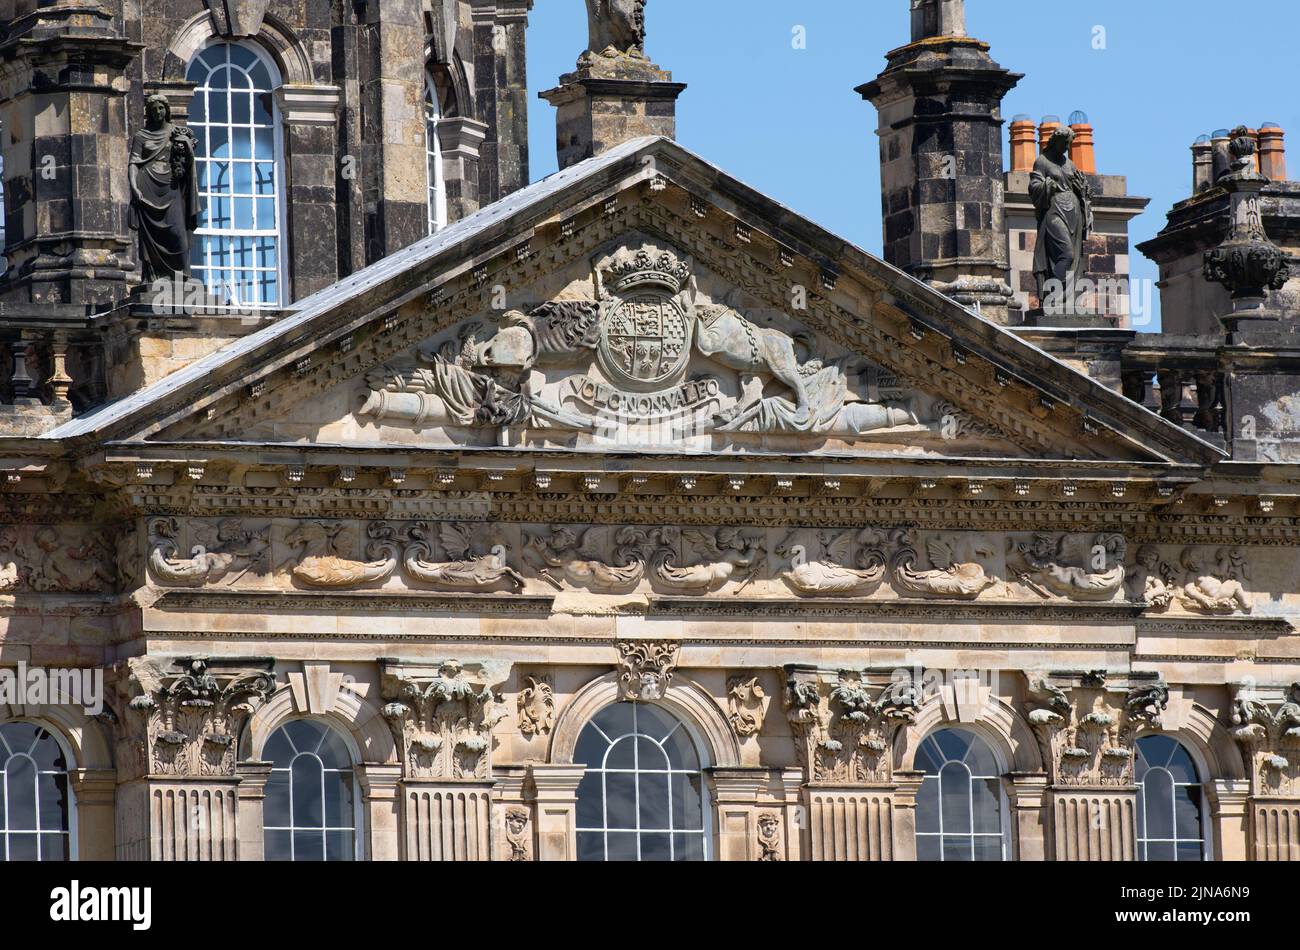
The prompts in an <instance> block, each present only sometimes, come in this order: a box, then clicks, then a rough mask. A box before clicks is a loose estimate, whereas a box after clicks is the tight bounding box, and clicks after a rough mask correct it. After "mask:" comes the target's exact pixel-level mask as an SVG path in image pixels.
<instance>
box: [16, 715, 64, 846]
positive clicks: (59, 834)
mask: <svg viewBox="0 0 1300 950" xmlns="http://www.w3.org/2000/svg"><path fill="white" fill-rule="evenodd" d="M68 804H69V798H68V764H67V760H66V759H65V758H64V755H63V749H62V748H61V747H60V746H59V743H58V741H57V740H56V739H55V738H54V737H53V736H52V735H50V734H49V733H48V732H46V731H45V730H44V729H42V728H41V727H40V726H37V725H34V724H32V723H29V722H7V723H5V724H4V725H0V842H3V845H2V846H0V860H5V861H66V860H68V857H69V845H70V842H69V840H68Z"/></svg>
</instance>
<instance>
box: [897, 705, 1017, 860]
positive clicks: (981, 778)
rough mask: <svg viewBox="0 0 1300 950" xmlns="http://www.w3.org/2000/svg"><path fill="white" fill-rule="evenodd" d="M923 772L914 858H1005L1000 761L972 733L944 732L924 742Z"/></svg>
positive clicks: (919, 756)
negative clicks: (915, 856)
mask: <svg viewBox="0 0 1300 950" xmlns="http://www.w3.org/2000/svg"><path fill="white" fill-rule="evenodd" d="M916 768H917V770H919V771H923V772H925V779H924V780H923V781H922V782H921V791H920V793H919V795H918V796H917V800H916V855H917V857H918V858H919V859H920V860H922V861H1001V860H1004V859H1005V858H1006V839H1005V836H1004V835H1003V831H1002V828H1003V825H1002V783H1001V779H1000V778H999V774H1000V772H1001V769H999V768H998V762H997V757H996V756H994V754H993V750H992V749H990V748H989V746H988V743H986V742H985V741H984V740H983V739H981V738H980V737H979V736H977V735H976V734H975V733H973V732H971V731H970V730H968V729H956V728H954V729H940V730H939V731H938V732H934V733H931V734H930V735H929V736H927V737H926V739H925V741H924V742H922V743H921V748H920V749H919V750H918V751H917V753H916Z"/></svg>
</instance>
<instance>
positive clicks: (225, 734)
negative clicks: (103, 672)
mask: <svg viewBox="0 0 1300 950" xmlns="http://www.w3.org/2000/svg"><path fill="white" fill-rule="evenodd" d="M273 667H274V661H273V660H270V659H266V660H226V659H219V658H202V657H195V658H185V659H176V660H172V659H168V658H163V657H133V658H132V659H130V660H128V661H127V662H126V665H125V667H124V668H123V669H122V670H121V671H120V674H121V675H119V678H118V699H119V701H118V702H117V704H116V705H117V711H116V712H115V713H114V718H116V720H117V726H118V737H119V743H118V771H119V775H120V776H121V778H122V779H123V780H124V781H125V780H129V779H133V778H139V777H141V776H143V775H174V776H219V775H234V774H235V762H236V757H237V754H238V744H239V736H240V732H241V730H242V729H243V727H244V724H245V723H246V722H247V721H248V717H249V716H250V715H252V713H254V712H256V710H257V709H258V708H259V707H260V706H261V705H262V704H263V703H264V702H266V700H267V698H268V697H269V696H270V695H271V693H272V692H274V690H275V677H274V675H273V673H272V668H273Z"/></svg>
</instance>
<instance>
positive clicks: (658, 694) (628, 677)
mask: <svg viewBox="0 0 1300 950" xmlns="http://www.w3.org/2000/svg"><path fill="white" fill-rule="evenodd" d="M680 650H681V645H680V644H678V643H673V642H670V641H662V642H651V641H626V640H625V641H621V642H620V643H619V644H618V690H619V698H620V699H624V700H641V701H651V700H656V699H663V697H664V694H665V693H667V692H668V687H669V685H670V684H671V683H672V681H673V675H674V674H675V673H676V672H677V658H678V654H679V652H680Z"/></svg>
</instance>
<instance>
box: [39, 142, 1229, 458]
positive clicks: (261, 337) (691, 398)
mask: <svg viewBox="0 0 1300 950" xmlns="http://www.w3.org/2000/svg"><path fill="white" fill-rule="evenodd" d="M51 435H52V436H54V437H59V438H79V439H87V438H92V437H94V436H95V435H99V436H100V437H111V438H114V439H118V440H121V439H127V440H147V441H154V442H159V441H161V442H176V441H184V442H222V443H232V442H240V443H257V444H279V445H285V444H290V445H303V444H310V445H321V446H333V447H343V448H354V449H373V448H377V447H390V448H391V447H394V446H396V447H404V448H410V449H461V448H474V447H477V448H485V449H491V448H494V447H496V448H527V449H532V450H554V451H562V452H566V453H573V452H590V453H600V454H609V455H617V454H620V453H645V452H647V451H667V452H677V453H690V454H706V455H707V454H717V455H737V454H739V455H743V454H746V453H754V452H761V453H777V454H784V455H799V454H822V453H832V454H835V455H837V456H840V455H854V454H858V453H861V454H863V455H869V456H880V455H886V456H888V455H898V456H902V457H908V458H916V457H921V458H924V457H937V458H1012V459H1034V458H1036V459H1069V460H1105V461H1132V462H1161V461H1173V462H1204V461H1208V460H1210V459H1211V458H1212V457H1214V456H1215V455H1216V453H1215V450H1214V449H1213V448H1212V447H1210V446H1208V445H1206V444H1205V443H1203V442H1201V441H1199V440H1197V439H1196V438H1194V437H1193V436H1191V435H1189V434H1188V433H1186V432H1184V431H1183V430H1181V429H1179V428H1178V427H1176V426H1173V425H1171V424H1169V423H1167V422H1166V421H1165V420H1163V419H1161V418H1159V417H1158V416H1155V415H1154V414H1152V413H1149V412H1147V411H1146V410H1145V409H1143V408H1142V407H1140V406H1137V405H1136V404H1133V403H1131V402H1129V401H1128V400H1126V399H1124V398H1123V397H1122V396H1121V395H1119V394H1118V393H1114V392H1112V391H1110V390H1108V389H1106V388H1105V387H1103V386H1101V385H1099V384H1098V383H1096V382H1095V381H1093V380H1091V379H1089V378H1088V377H1086V376H1084V375H1083V374H1081V373H1079V372H1077V371H1076V370H1074V369H1072V368H1071V367H1069V366H1067V365H1066V364H1064V363H1062V362H1060V361H1058V360H1056V359H1054V358H1053V357H1051V356H1049V355H1048V354H1046V353H1044V352H1042V351H1041V350H1038V349H1037V348H1035V347H1033V346H1031V345H1029V344H1027V343H1025V342H1024V341H1023V340H1021V339H1019V338H1018V337H1016V336H1015V335H1014V334H1013V333H1011V332H1009V331H1007V330H1006V329H1004V328H1002V327H999V326H997V325H995V324H993V323H991V322H990V321H988V320H985V319H983V318H982V317H980V316H979V315H978V314H975V313H972V312H971V311H969V310H966V309H965V308H963V307H961V306H960V305H958V304H956V303H955V302H953V301H951V300H949V299H948V298H945V297H943V296H942V295H940V294H938V293H937V292H935V291H933V290H932V289H930V288H928V287H926V286H924V285H922V284H920V283H918V282H917V281H915V280H913V279H912V278H910V277H908V276H907V275H905V274H903V273H901V272H899V271H897V270H896V269H894V268H892V267H889V266H888V265H886V264H884V263H883V262H881V261H879V260H878V259H876V258H873V257H871V256H870V255H868V254H866V253H864V252H862V251H861V250H859V249H857V248H855V247H853V246H852V245H849V244H846V243H845V242H843V241H840V240H839V239H836V238H834V237H833V236H831V235H829V234H827V233H825V232H823V231H821V230H820V229H818V228H816V227H815V226H814V225H812V224H810V223H808V222H806V221H803V220H802V219H800V218H798V217H797V216H795V215H793V214H792V213H791V212H789V211H788V210H787V209H785V208H783V207H781V206H779V205H777V204H775V203H774V202H771V201H770V200H769V199H766V198H764V197H763V196H761V195H758V194H757V193H755V192H753V191H751V190H750V189H748V188H746V187H745V186H743V185H741V184H740V183H738V182H735V181H733V180H731V179H728V178H726V177H725V176H724V175H723V174H722V173H721V172H719V171H718V170H717V169H715V168H713V167H712V166H710V165H708V164H707V163H706V162H704V161H702V160H701V159H698V158H696V157H695V156H693V155H691V154H690V153H688V152H686V151H685V150H683V149H681V148H680V147H679V146H677V145H675V144H674V143H672V142H669V141H667V140H664V139H648V140H641V141H639V142H634V143H628V144H625V145H624V146H620V147H619V148H618V149H615V150H614V151H612V152H610V153H607V154H606V155H603V156H600V157H598V158H596V159H591V160H589V161H588V162H584V163H581V164H580V165H577V166H575V167H574V168H571V169H568V170H566V171H565V172H562V173H560V174H558V175H556V176H552V177H551V178H550V179H547V180H545V181H543V182H539V183H537V184H535V185H533V186H530V187H529V188H527V189H524V190H523V191H521V192H519V193H517V194H516V195H513V196H511V197H510V198H509V199H506V200H505V201H503V202H499V203H498V204H496V205H493V206H491V207H489V208H487V209H484V211H482V212H479V213H478V214H476V215H473V216H471V217H470V218H467V219H465V220H464V221H461V222H458V223H457V224H456V225H453V226H452V227H451V228H448V229H446V231H444V232H440V234H439V235H435V236H434V237H432V238H430V239H428V240H427V241H424V242H421V243H420V244H417V245H415V246H413V247H412V248H409V249H407V250H406V251H403V252H400V253H399V254H397V255H394V256H393V257H391V258H389V259H387V260H385V261H383V262H381V263H380V264H378V265H375V266H374V267H372V268H368V269H367V270H365V271H362V272H360V273H359V274H357V275H355V276H354V277H352V278H349V279H348V280H347V281H344V282H342V283H340V284H339V285H336V286H335V287H333V288H330V289H328V290H326V291H323V292H322V293H320V294H317V295H315V296H313V297H311V298H308V299H307V300H305V301H303V302H302V303H301V304H300V305H299V309H298V311H297V312H296V313H294V314H291V315H290V316H288V317H286V318H285V320H284V321H282V322H281V323H279V324H276V325H275V326H272V327H270V328H267V329H266V330H263V331H261V332H259V333H258V334H255V335H254V336H252V337H249V338H247V339H245V340H242V341H240V342H238V343H236V344H233V345H231V346H229V347H226V348H225V349H224V350H222V351H219V352H218V353H215V354H213V355H212V356H210V357H208V358H206V359H205V360H203V361H201V362H200V364H196V365H195V366H193V367H190V368H187V369H186V370H183V371H181V372H179V373H177V374H174V376H173V377H169V378H168V379H166V380H163V381H162V382H161V383H159V384H157V385H155V386H153V387H150V388H149V389H146V390H144V391H142V392H141V393H139V394H136V395H135V396H133V397H131V398H130V399H128V400H124V401H123V403H119V404H117V405H116V406H111V407H108V408H107V409H106V410H103V411H101V412H99V413H96V414H95V415H93V416H89V417H86V418H85V419H81V420H76V421H74V422H73V423H71V424H69V425H68V426H65V427H63V429H62V430H56V432H55V433H52V434H51Z"/></svg>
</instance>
